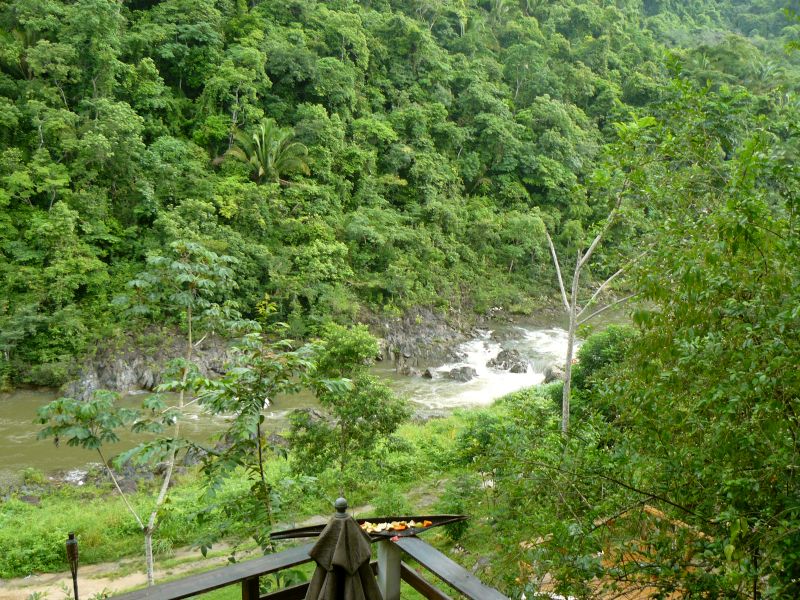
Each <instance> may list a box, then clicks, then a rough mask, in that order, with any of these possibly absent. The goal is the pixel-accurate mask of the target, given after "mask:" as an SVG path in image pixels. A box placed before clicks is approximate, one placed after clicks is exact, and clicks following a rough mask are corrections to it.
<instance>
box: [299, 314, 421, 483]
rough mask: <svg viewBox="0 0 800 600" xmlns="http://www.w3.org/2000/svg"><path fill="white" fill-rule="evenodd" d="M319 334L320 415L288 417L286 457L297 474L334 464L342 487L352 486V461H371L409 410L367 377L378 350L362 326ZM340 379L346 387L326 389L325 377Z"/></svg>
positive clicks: (332, 328)
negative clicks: (322, 412) (288, 453)
mask: <svg viewBox="0 0 800 600" xmlns="http://www.w3.org/2000/svg"><path fill="white" fill-rule="evenodd" d="M320 333H321V336H322V340H321V347H320V352H319V358H318V363H317V368H316V377H318V378H319V379H318V383H317V384H316V386H315V392H316V396H317V398H318V400H319V402H320V404H321V406H322V408H323V409H324V410H325V413H326V414H325V415H318V414H315V413H314V412H311V411H302V410H300V411H295V412H294V413H293V414H292V415H291V417H290V421H291V436H290V440H291V444H292V455H291V459H292V461H293V464H294V466H295V468H296V469H297V470H298V471H299V472H302V473H319V472H322V471H324V470H325V468H326V467H328V466H332V465H334V464H335V465H337V466H338V468H339V472H340V477H341V479H340V486H341V488H342V489H345V488H350V487H352V486H355V485H356V482H357V478H356V473H355V472H353V470H354V467H353V465H354V464H355V463H356V461H358V460H362V461H366V462H371V461H375V460H376V459H377V456H376V451H377V450H378V448H379V442H381V441H382V440H386V439H387V438H389V436H391V435H392V434H393V433H394V432H395V431H396V430H397V427H398V426H399V425H400V423H401V422H402V421H403V420H404V419H406V418H408V416H409V414H410V410H409V407H408V404H407V403H406V402H405V401H404V400H402V399H400V398H398V397H397V396H396V395H395V394H394V393H393V392H392V391H391V389H389V387H388V386H387V385H386V384H384V383H381V382H380V381H379V380H378V379H376V378H375V377H372V376H370V375H367V373H366V370H367V367H368V366H369V365H370V364H371V363H372V362H373V360H374V359H375V356H376V355H377V354H378V346H377V341H376V340H375V338H373V337H372V336H371V335H370V334H369V331H368V330H367V328H366V327H365V326H363V325H358V326H354V327H352V328H346V327H343V326H341V325H335V324H328V325H325V326H324V327H323V328H322V330H321V332H320ZM341 375H344V376H346V377H347V378H348V379H347V381H348V385H342V384H337V385H331V381H330V379H331V377H335V376H341Z"/></svg>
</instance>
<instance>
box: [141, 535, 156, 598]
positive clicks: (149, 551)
mask: <svg viewBox="0 0 800 600" xmlns="http://www.w3.org/2000/svg"><path fill="white" fill-rule="evenodd" d="M144 561H145V564H146V565H147V585H148V586H150V585H154V584H155V582H156V579H155V575H154V570H155V565H154V563H153V529H152V528H151V527H145V528H144Z"/></svg>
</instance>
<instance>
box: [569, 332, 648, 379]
mask: <svg viewBox="0 0 800 600" xmlns="http://www.w3.org/2000/svg"><path fill="white" fill-rule="evenodd" d="M635 337H636V330H635V329H634V328H633V327H631V326H629V325H609V326H608V327H607V328H606V329H604V330H603V331H600V332H597V333H594V334H592V335H590V336H589V337H588V338H587V339H586V341H585V342H584V343H583V345H582V346H581V347H580V350H578V363H577V364H576V365H575V368H574V369H573V370H572V385H573V386H574V387H575V388H579V389H585V388H587V387H590V386H591V384H592V378H593V376H594V375H595V374H596V373H597V372H599V371H600V370H601V369H603V368H604V367H606V366H607V365H610V364H614V363H617V362H619V361H620V360H621V359H622V358H623V356H624V355H625V351H626V349H627V347H628V344H629V343H630V342H631V340H633V339H634V338H635Z"/></svg>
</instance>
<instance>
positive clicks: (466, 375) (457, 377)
mask: <svg viewBox="0 0 800 600" xmlns="http://www.w3.org/2000/svg"><path fill="white" fill-rule="evenodd" d="M477 376H478V372H477V371H476V370H475V369H473V368H472V367H456V368H455V369H452V370H451V371H449V372H448V373H447V377H448V379H452V380H454V381H461V382H466V381H470V380H472V379H475V377H477Z"/></svg>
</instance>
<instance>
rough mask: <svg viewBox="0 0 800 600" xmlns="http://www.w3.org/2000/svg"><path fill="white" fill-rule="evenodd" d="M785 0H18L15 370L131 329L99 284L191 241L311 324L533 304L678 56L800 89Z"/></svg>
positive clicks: (48, 364) (7, 345) (13, 34)
mask: <svg viewBox="0 0 800 600" xmlns="http://www.w3.org/2000/svg"><path fill="white" fill-rule="evenodd" d="M782 8H783V7H782V6H777V5H775V4H774V3H768V2H767V3H761V4H759V5H758V6H753V7H751V6H749V5H746V3H741V2H721V3H715V4H714V5H713V6H707V5H705V4H703V3H697V2H694V3H684V4H680V3H678V4H676V3H674V2H673V3H670V2H646V3H645V4H644V5H643V6H642V7H639V6H637V5H634V4H631V3H625V4H624V5H618V6H614V7H612V6H600V5H597V3H593V2H589V1H588V0H570V1H569V2H567V3H566V4H564V3H561V4H558V5H552V6H551V5H548V4H546V3H541V2H539V3H535V2H525V3H510V2H501V3H499V4H498V3H485V2H484V3H471V4H470V3H467V4H459V3H445V4H441V5H440V4H436V3H430V2H428V3H418V2H417V3H412V2H395V3H379V4H376V5H363V4H359V3H354V2H340V3H336V4H335V5H330V4H328V3H319V2H300V3H295V4H293V5H292V6H291V7H288V6H272V5H267V4H262V5H257V6H253V7H250V8H249V9H247V10H245V9H244V8H242V7H240V6H239V5H237V4H235V3H234V4H226V5H224V6H223V5H216V4H214V3H210V2H207V1H200V2H190V1H188V0H170V1H169V2H161V3H157V4H152V3H138V4H135V5H131V6H125V7H122V8H120V7H118V6H116V5H114V4H113V3H109V2H108V1H106V0H83V1H81V2H73V3H68V2H63V1H62V0H55V1H54V2H49V3H44V4H37V5H36V7H35V8H32V5H29V4H27V3H26V2H25V1H23V0H12V1H10V2H7V3H5V4H4V5H3V6H2V8H0V22H2V28H1V29H2V31H3V35H2V38H1V39H0V73H1V76H0V122H1V123H2V125H3V126H2V127H0V131H2V133H0V213H1V215H0V232H2V234H1V235H0V238H2V240H3V242H2V245H0V277H2V279H3V282H4V285H3V286H2V288H1V289H2V292H0V331H1V332H2V333H0V377H2V378H3V380H4V381H7V382H10V383H36V384H43V383H46V384H60V383H62V382H63V381H64V380H65V379H69V378H70V376H72V374H73V373H74V371H75V361H76V357H82V356H84V355H85V354H87V353H88V352H90V351H91V349H92V348H94V347H96V345H97V343H98V342H100V341H102V340H105V339H107V338H108V337H112V336H115V335H118V333H119V332H120V331H123V330H126V329H128V330H130V329H132V328H135V327H136V325H135V324H134V321H133V320H134V319H136V318H138V317H139V316H141V314H138V315H137V314H134V313H135V312H136V311H134V313H124V314H121V313H119V312H118V311H115V310H113V309H112V308H110V307H109V302H108V301H109V299H110V298H113V297H116V296H120V295H125V294H130V293H134V294H135V293H141V292H143V291H144V290H143V289H138V290H134V289H131V288H126V284H127V282H128V281H130V280H131V274H133V273H142V272H144V273H149V272H150V271H151V270H152V269H153V268H154V266H155V265H154V264H153V263H152V262H151V263H150V265H149V266H148V267H145V266H144V264H145V263H146V261H147V257H148V256H150V257H153V256H157V255H162V256H166V255H167V254H168V253H169V252H170V251H168V250H166V249H167V248H169V247H170V244H172V243H173V242H175V241H176V240H184V241H185V242H191V243H193V244H200V245H201V246H202V247H203V248H205V249H206V250H207V251H209V252H213V253H215V254H216V255H217V256H218V257H224V256H230V257H232V258H234V259H235V262H233V261H232V262H229V263H227V264H225V265H223V266H225V267H227V268H230V269H231V270H232V271H233V277H229V278H228V279H234V280H235V281H236V282H237V284H238V287H237V288H233V287H230V286H227V287H224V288H223V287H220V288H218V289H217V290H216V292H215V295H216V298H215V302H217V303H218V304H220V306H224V305H226V304H230V305H234V304H235V305H236V306H237V307H238V310H240V311H242V312H243V314H245V316H248V317H252V316H253V315H254V314H255V305H256V303H257V302H258V301H259V300H260V299H261V298H263V296H264V294H265V293H268V294H270V296H271V297H272V298H273V299H274V300H275V302H276V303H277V305H278V311H279V315H278V316H279V317H280V319H281V320H283V321H285V322H287V323H289V324H290V325H291V328H292V333H293V335H295V336H300V335H306V334H307V333H308V331H309V330H311V329H313V327H314V326H315V325H317V324H319V323H321V322H325V321H326V320H328V319H333V320H336V321H338V322H352V320H353V319H354V318H355V316H356V315H357V314H358V313H359V310H360V309H362V308H364V307H366V308H369V309H371V310H373V311H386V312H388V313H390V314H395V313H397V312H401V313H402V312H403V311H405V310H407V309H409V308H411V307H413V306H416V305H420V304H428V305H434V306H439V307H443V308H456V309H459V310H461V309H462V308H463V307H470V308H475V309H476V310H478V311H481V310H483V309H485V308H488V307H490V306H495V305H499V304H503V305H507V306H510V307H513V308H515V309H525V308H529V307H530V306H531V305H532V302H541V301H542V298H546V297H547V296H549V295H550V294H551V292H552V290H553V283H554V277H553V276H554V273H553V272H552V267H551V265H550V264H549V257H548V255H547V252H546V251H543V250H546V245H545V244H544V238H543V229H542V227H541V226H542V222H544V223H546V224H547V226H548V228H549V230H550V231H551V232H553V233H554V238H555V239H556V243H557V245H559V246H561V248H559V249H562V248H566V247H571V246H572V245H573V244H575V243H576V241H577V239H578V238H580V237H581V236H582V235H584V233H586V232H591V231H592V229H593V227H594V226H595V225H596V222H597V221H598V219H599V218H600V217H601V216H602V214H603V209H604V208H605V206H606V204H607V201H608V198H607V197H606V196H607V192H608V188H605V187H603V186H602V185H601V186H599V187H598V186H595V185H594V183H595V182H594V181H593V180H592V178H591V174H592V172H593V171H594V170H595V168H596V167H597V166H598V165H602V164H603V162H604V160H605V159H604V158H603V157H604V156H608V155H609V154H611V155H614V154H615V149H614V147H613V146H611V147H609V143H610V142H613V141H614V138H615V135H616V132H615V130H614V127H613V124H614V123H617V122H629V121H631V120H632V119H635V118H640V117H645V116H647V115H649V114H650V113H652V112H653V110H654V106H655V105H656V104H657V103H659V102H662V101H663V100H664V99H665V95H666V91H665V90H666V89H667V88H668V86H666V85H665V84H666V82H667V81H668V76H669V72H670V69H673V70H674V66H675V65H676V64H677V63H680V65H681V66H680V69H681V72H682V73H683V74H684V76H685V77H688V78H691V79H693V80H694V81H697V82H699V83H700V84H701V85H705V84H706V83H708V84H709V85H710V86H711V87H712V88H713V89H722V88H728V89H731V90H734V89H735V90H740V91H741V90H745V89H746V90H748V91H749V92H750V93H751V94H753V95H754V98H758V103H759V104H758V107H756V105H755V104H753V105H751V107H750V108H748V109H747V110H748V111H750V112H758V113H760V114H768V113H769V112H770V111H772V110H773V109H775V110H778V108H777V107H778V106H780V105H790V104H791V103H792V100H791V98H792V97H793V94H795V92H796V89H797V84H798V77H797V75H796V73H797V70H796V67H795V64H794V63H795V60H794V58H791V57H787V56H786V55H785V54H784V53H783V51H782V50H783V43H784V41H788V40H792V39H796V38H797V37H798V36H797V34H796V31H795V30H796V29H797V26H796V25H795V24H794V21H792V20H788V19H787V18H786V17H785V16H784V13H783V11H782ZM86 14H91V15H92V18H91V19H87V18H86ZM690 36H691V37H690ZM666 48H671V49H673V51H672V53H671V54H667V53H666V52H665V49H666ZM730 126H731V127H735V120H733V119H732V120H731V123H730ZM237 159H238V160H237ZM617 172H625V171H624V170H623V171H617ZM536 209H538V210H536ZM623 229H624V228H619V231H617V232H616V233H615V235H614V236H612V237H613V240H612V243H611V244H610V249H611V250H613V248H614V245H615V244H617V243H624V241H625V240H626V239H630V237H629V236H627V235H626V232H625V231H624V230H623ZM608 262H609V264H611V262H612V261H610V260H609V261H608ZM162 266H164V265H162ZM593 275H595V276H600V275H602V273H600V272H598V273H596V274H593ZM137 279H138V278H137ZM150 291H151V292H152V288H151V290H150ZM161 317H163V315H161V316H159V315H155V314H154V315H153V318H155V319H159V318H161Z"/></svg>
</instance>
